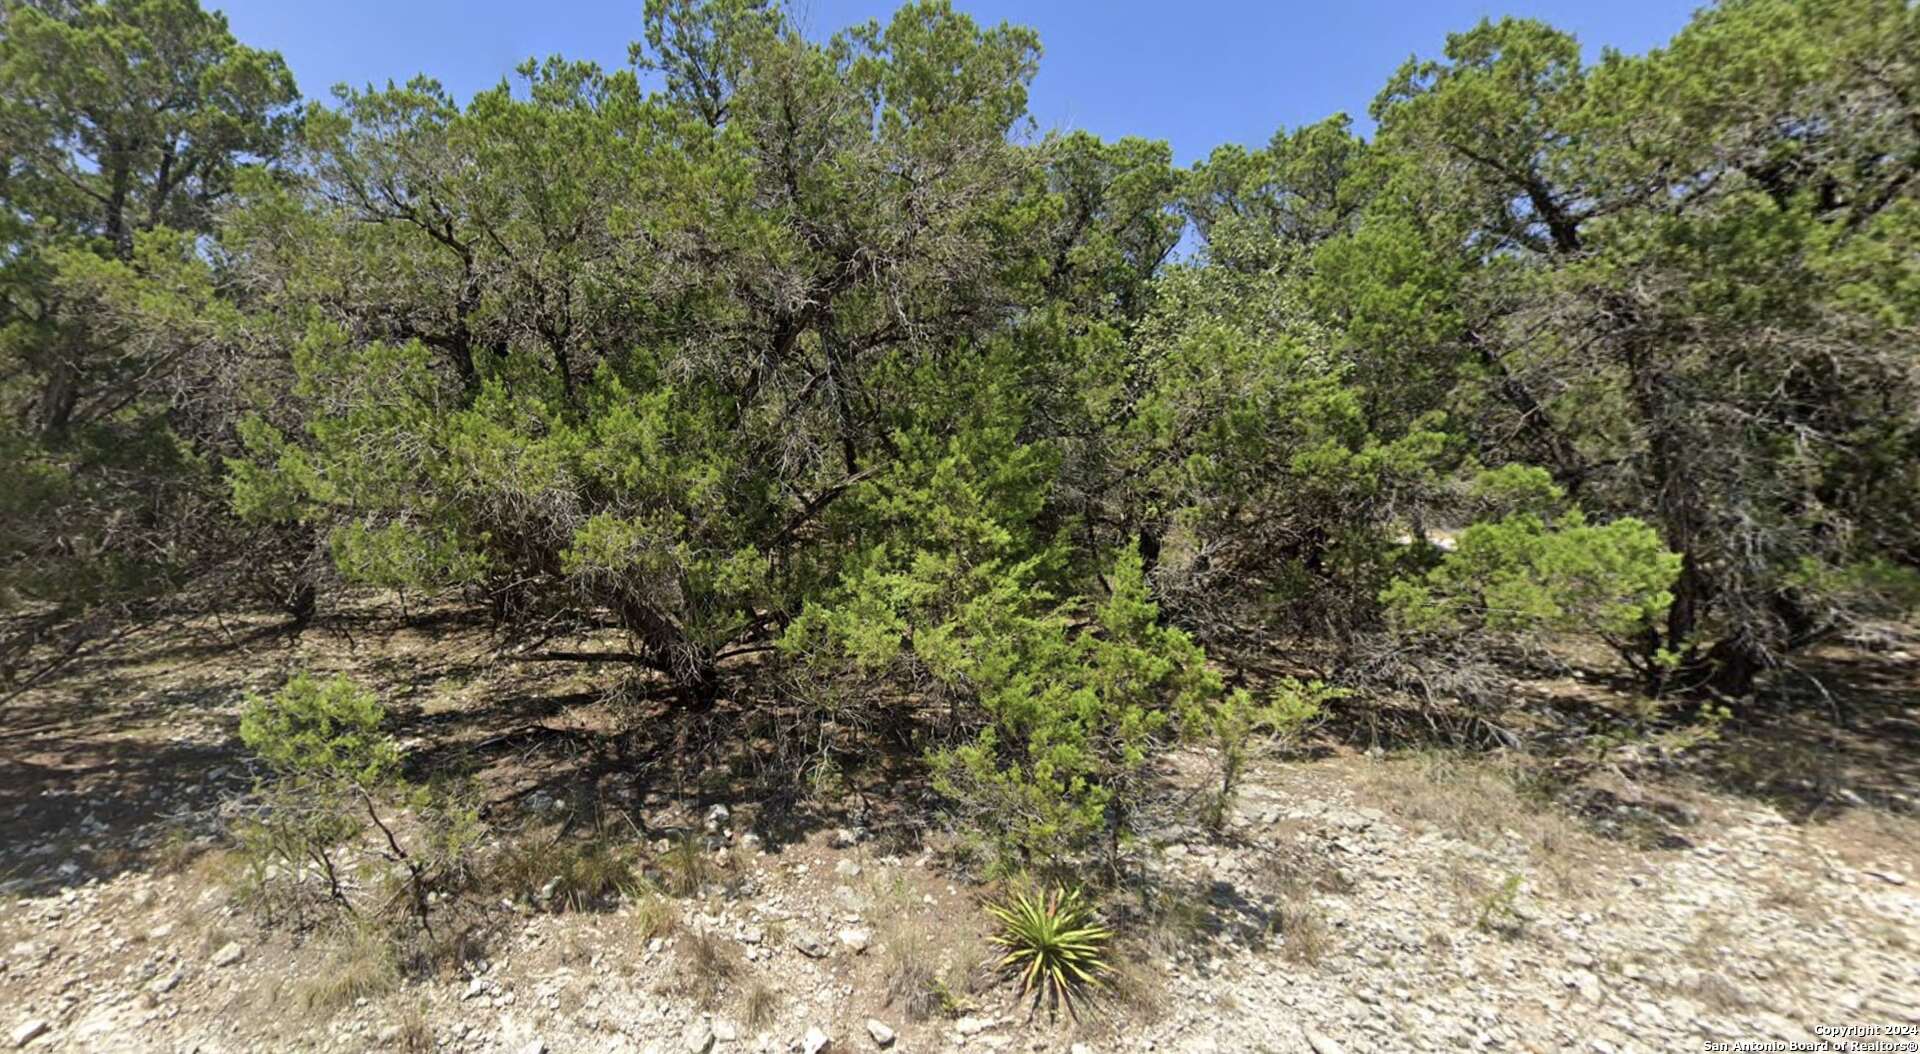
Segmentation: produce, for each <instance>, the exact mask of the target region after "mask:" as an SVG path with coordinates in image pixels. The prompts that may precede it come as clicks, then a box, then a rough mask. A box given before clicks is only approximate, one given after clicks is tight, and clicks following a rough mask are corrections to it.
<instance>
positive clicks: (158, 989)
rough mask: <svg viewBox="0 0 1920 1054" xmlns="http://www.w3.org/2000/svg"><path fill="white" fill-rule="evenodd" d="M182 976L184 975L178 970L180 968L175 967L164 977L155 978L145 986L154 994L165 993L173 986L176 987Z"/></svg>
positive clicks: (172, 988)
mask: <svg viewBox="0 0 1920 1054" xmlns="http://www.w3.org/2000/svg"><path fill="white" fill-rule="evenodd" d="M184 977H185V975H184V974H182V973H181V972H180V969H179V968H178V967H175V968H174V970H173V972H172V973H169V974H167V975H166V976H165V977H159V978H155V979H154V982H153V983H152V984H150V985H148V986H147V990H148V991H151V992H152V993H153V994H155V995H165V994H167V993H168V992H171V991H173V990H174V989H175V988H178V987H179V986H180V982H181V980H182V979H183V978H184Z"/></svg>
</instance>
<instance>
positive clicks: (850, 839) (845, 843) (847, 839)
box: [833, 827, 860, 849]
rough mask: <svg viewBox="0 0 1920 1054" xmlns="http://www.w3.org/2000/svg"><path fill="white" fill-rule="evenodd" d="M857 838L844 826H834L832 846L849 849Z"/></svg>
mask: <svg viewBox="0 0 1920 1054" xmlns="http://www.w3.org/2000/svg"><path fill="white" fill-rule="evenodd" d="M859 840H860V839H859V838H857V837H855V835H854V833H853V832H852V831H849V830H847V829H846V828H845V827H839V828H835V830H834V832H833V847H834V848H835V849H850V848H852V847H853V845H854V843H856V842H858V841H859Z"/></svg>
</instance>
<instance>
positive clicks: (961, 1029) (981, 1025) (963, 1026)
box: [953, 1017, 993, 1036]
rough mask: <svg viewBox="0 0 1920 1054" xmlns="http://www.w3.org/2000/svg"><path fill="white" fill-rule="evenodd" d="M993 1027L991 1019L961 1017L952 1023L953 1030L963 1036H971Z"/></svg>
mask: <svg viewBox="0 0 1920 1054" xmlns="http://www.w3.org/2000/svg"><path fill="white" fill-rule="evenodd" d="M992 1027H993V1019H992V1018H979V1017H963V1018H961V1019H960V1020H958V1021H955V1022H954V1023H953V1030H954V1031H955V1032H958V1033H960V1034H961V1035H963V1036H972V1035H976V1034H978V1033H981V1032H985V1031H986V1030H987V1029H990V1028H992Z"/></svg>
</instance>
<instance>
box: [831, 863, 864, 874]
mask: <svg viewBox="0 0 1920 1054" xmlns="http://www.w3.org/2000/svg"><path fill="white" fill-rule="evenodd" d="M833 873H834V874H836V875H839V876H840V877H841V878H855V877H857V876H858V875H859V874H860V865H859V864H856V863H854V862H853V861H851V860H842V861H840V862H839V863H837V864H835V865H833Z"/></svg>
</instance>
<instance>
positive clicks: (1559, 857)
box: [1358, 751, 1607, 898]
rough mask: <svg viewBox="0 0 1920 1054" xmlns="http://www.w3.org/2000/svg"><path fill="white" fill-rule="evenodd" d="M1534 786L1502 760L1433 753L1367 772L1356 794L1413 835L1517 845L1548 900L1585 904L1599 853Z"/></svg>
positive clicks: (1527, 774)
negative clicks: (1581, 900) (1416, 831)
mask: <svg viewBox="0 0 1920 1054" xmlns="http://www.w3.org/2000/svg"><path fill="white" fill-rule="evenodd" d="M1536 782H1537V781H1536V780H1535V778H1534V774H1533V772H1532V771H1531V770H1530V769H1528V768H1527V767H1526V766H1525V764H1524V763H1522V762H1518V761H1515V760H1513V759H1510V758H1505V757H1501V756H1494V757H1484V758H1475V757H1466V756H1461V755H1457V754H1450V753H1445V752H1437V751H1436V752H1427V753H1421V754H1415V755H1412V756H1409V757H1401V758H1394V759H1390V760H1388V761H1385V762H1381V763H1377V764H1373V765H1369V766H1367V767H1366V768H1365V769H1363V770H1362V773H1361V778H1360V780H1359V781H1358V786H1359V787H1360V789H1361V790H1362V791H1363V793H1365V794H1366V795H1367V796H1368V797H1369V798H1370V799H1372V800H1373V801H1375V802H1376V803H1377V804H1378V805H1379V807H1380V808H1381V809H1383V810H1385V811H1387V812H1390V813H1392V814H1393V815H1394V816H1396V817H1397V818H1399V819H1400V820H1402V821H1404V822H1406V823H1408V824H1411V825H1414V826H1415V827H1417V828H1419V829H1424V830H1431V831H1439V832H1441V833H1444V834H1449V835H1452V836H1454V837H1456V838H1459V839H1460V840H1462V841H1465V842H1468V843H1471V844H1474V845H1479V846H1483V847H1489V848H1493V847H1499V846H1500V845H1502V844H1503V843H1505V842H1507V841H1508V840H1509V839H1518V840H1519V841H1520V842H1521V843H1522V844H1523V845H1525V847H1526V850H1527V855H1528V858H1529V861H1530V862H1531V863H1532V865H1533V870H1535V871H1537V872H1538V873H1539V874H1540V875H1541V876H1543V877H1544V879H1545V880H1546V883H1547V886H1548V888H1550V889H1551V890H1552V891H1553V892H1554V893H1556V894H1558V895H1560V896H1564V897H1568V898H1581V897H1587V896H1591V895H1592V894H1593V893H1594V891H1595V890H1596V888H1597V885H1596V882H1595V875H1596V863H1597V862H1599V861H1601V860H1603V859H1605V857H1606V855H1607V849H1606V846H1605V844H1604V843H1603V842H1602V841H1601V840H1600V839H1598V838H1596V837H1594V836H1593V835H1592V834H1591V833H1589V832H1588V831H1586V830H1584V829H1582V827H1581V826H1580V824H1579V822H1578V821H1576V820H1575V819H1574V818H1572V817H1570V816H1568V815H1567V814H1566V813H1565V812H1563V811H1561V810H1559V809H1558V808H1556V807H1555V806H1554V805H1553V804H1552V803H1551V802H1550V801H1548V800H1546V798H1545V797H1544V796H1543V794H1542V793H1541V792H1540V791H1539V789H1538V788H1537V787H1536Z"/></svg>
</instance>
